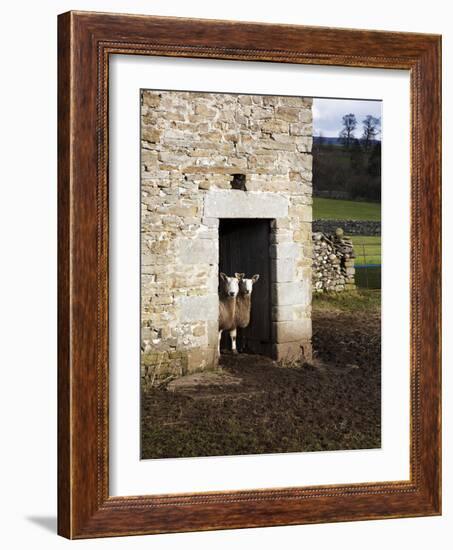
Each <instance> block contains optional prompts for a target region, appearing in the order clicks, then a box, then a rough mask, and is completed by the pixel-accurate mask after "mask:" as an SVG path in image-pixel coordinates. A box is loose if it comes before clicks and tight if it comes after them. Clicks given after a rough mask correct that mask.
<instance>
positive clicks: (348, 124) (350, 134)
mask: <svg viewBox="0 0 453 550" xmlns="http://www.w3.org/2000/svg"><path fill="white" fill-rule="evenodd" d="M356 128H357V119H356V118H355V115H354V114H353V113H349V114H348V115H344V117H343V128H342V130H341V132H340V137H341V138H343V142H344V144H345V145H346V148H347V149H349V145H350V143H351V140H352V139H353V138H354V130H355V129H356Z"/></svg>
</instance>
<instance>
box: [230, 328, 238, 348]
mask: <svg viewBox="0 0 453 550" xmlns="http://www.w3.org/2000/svg"><path fill="white" fill-rule="evenodd" d="M236 335H237V330H236V329H235V328H234V329H233V330H230V338H231V351H232V352H233V353H237V352H238V350H237V349H236Z"/></svg>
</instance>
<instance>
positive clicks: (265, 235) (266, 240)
mask: <svg viewBox="0 0 453 550" xmlns="http://www.w3.org/2000/svg"><path fill="white" fill-rule="evenodd" d="M270 231H271V220H269V219H221V220H220V223H219V272H222V271H223V272H224V273H226V274H228V275H234V273H236V272H239V273H245V276H246V277H248V278H250V277H252V275H254V274H256V273H257V274H259V275H260V278H259V280H258V282H257V283H256V285H254V287H253V292H252V309H251V319H250V325H249V326H248V327H247V328H245V329H241V330H239V331H238V347H239V350H240V351H242V352H250V353H257V354H260V355H267V356H269V357H270V356H272V330H271V328H272V327H271V283H272V281H271V267H270V255H269V253H270V250H269V246H270ZM222 344H223V346H224V347H225V348H228V347H229V345H228V335H227V334H226V333H225V334H224V336H223V338H222Z"/></svg>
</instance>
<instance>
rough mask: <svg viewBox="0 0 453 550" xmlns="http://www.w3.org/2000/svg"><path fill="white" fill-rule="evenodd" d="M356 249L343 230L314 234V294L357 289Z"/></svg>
mask: <svg viewBox="0 0 453 550" xmlns="http://www.w3.org/2000/svg"><path fill="white" fill-rule="evenodd" d="M354 257H355V255H354V247H353V244H352V241H351V239H350V238H349V237H345V236H344V233H343V230H342V229H336V231H335V233H333V234H332V233H330V234H327V233H321V232H313V292H317V293H320V292H341V291H343V290H353V289H355V281H354V278H355V267H354Z"/></svg>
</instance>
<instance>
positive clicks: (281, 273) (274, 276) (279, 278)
mask: <svg viewBox="0 0 453 550" xmlns="http://www.w3.org/2000/svg"><path fill="white" fill-rule="evenodd" d="M295 275H296V269H295V261H294V259H293V258H284V259H281V260H271V280H272V281H273V282H274V283H287V282H292V281H294V278H295Z"/></svg>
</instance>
